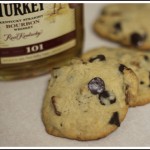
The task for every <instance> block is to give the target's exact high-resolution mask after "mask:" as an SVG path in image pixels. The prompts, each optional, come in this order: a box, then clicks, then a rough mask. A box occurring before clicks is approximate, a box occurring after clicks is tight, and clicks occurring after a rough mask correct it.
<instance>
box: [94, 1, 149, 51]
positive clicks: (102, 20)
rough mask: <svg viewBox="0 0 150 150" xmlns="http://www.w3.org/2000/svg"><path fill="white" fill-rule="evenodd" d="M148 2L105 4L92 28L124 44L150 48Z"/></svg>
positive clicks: (103, 35) (105, 36)
mask: <svg viewBox="0 0 150 150" xmlns="http://www.w3.org/2000/svg"><path fill="white" fill-rule="evenodd" d="M149 14H150V4H110V5H106V6H105V7H104V9H103V11H102V13H101V15H100V17H98V19H97V20H96V21H95V24H94V29H95V31H96V32H97V33H98V34H99V35H100V36H102V37H104V38H107V39H110V40H112V41H116V42H118V43H120V44H123V45H126V46H130V47H131V46H132V47H137V48H139V49H141V50H150V27H149V24H150V21H149Z"/></svg>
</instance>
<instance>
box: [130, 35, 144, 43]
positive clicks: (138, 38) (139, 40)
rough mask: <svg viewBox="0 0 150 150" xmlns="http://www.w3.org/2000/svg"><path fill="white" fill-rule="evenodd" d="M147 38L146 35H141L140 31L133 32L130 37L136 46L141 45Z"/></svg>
mask: <svg viewBox="0 0 150 150" xmlns="http://www.w3.org/2000/svg"><path fill="white" fill-rule="evenodd" d="M145 39H146V35H140V34H139V33H132V34H131V37H130V41H131V44H132V45H134V46H140V45H141V44H142V43H143V41H144V40H145Z"/></svg>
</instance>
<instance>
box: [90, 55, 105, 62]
mask: <svg viewBox="0 0 150 150" xmlns="http://www.w3.org/2000/svg"><path fill="white" fill-rule="evenodd" d="M97 59H98V60H99V61H105V60H106V58H105V56H104V55H97V56H96V57H94V58H90V59H89V62H91V63H92V62H93V61H95V60H97Z"/></svg>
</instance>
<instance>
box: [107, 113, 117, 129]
mask: <svg viewBox="0 0 150 150" xmlns="http://www.w3.org/2000/svg"><path fill="white" fill-rule="evenodd" d="M109 124H112V125H116V126H117V127H120V120H119V113H118V112H114V113H113V115H112V117H111V119H110V121H109Z"/></svg>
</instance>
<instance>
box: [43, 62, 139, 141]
mask: <svg viewBox="0 0 150 150" xmlns="http://www.w3.org/2000/svg"><path fill="white" fill-rule="evenodd" d="M137 86H138V82H137V78H136V76H135V74H134V73H133V72H132V70H130V69H128V68H127V67H125V66H124V65H123V64H119V63H118V62H117V61H114V60H111V59H110V60H103V61H98V62H91V63H82V62H81V63H79V62H78V63H75V64H72V65H70V66H64V67H61V68H60V69H56V70H54V71H53V72H52V77H51V80H50V83H49V86H48V90H47V93H46V96H45V100H44V103H43V109H42V119H43V122H44V125H45V128H46V131H47V132H48V133H49V134H51V135H54V136H58V137H64V138H69V139H76V140H95V139H99V138H103V137H105V136H107V135H109V134H110V133H112V132H113V131H115V130H116V129H117V128H118V127H119V126H120V124H121V122H122V121H123V120H124V118H125V116H126V113H127V111H128V105H127V103H128V99H129V98H130V97H132V96H134V94H137Z"/></svg>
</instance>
